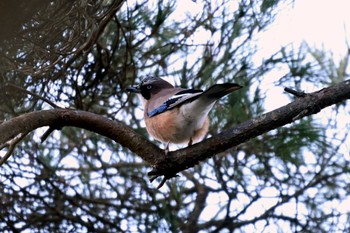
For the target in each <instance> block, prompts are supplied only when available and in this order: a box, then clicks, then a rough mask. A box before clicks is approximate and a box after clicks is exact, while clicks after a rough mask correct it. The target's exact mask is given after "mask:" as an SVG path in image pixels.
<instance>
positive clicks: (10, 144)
mask: <svg viewBox="0 0 350 233" xmlns="http://www.w3.org/2000/svg"><path fill="white" fill-rule="evenodd" d="M27 134H28V132H27V133H20V134H19V135H17V136H16V137H15V138H13V139H11V140H10V141H8V142H6V143H4V144H2V145H1V146H0V150H2V149H4V148H5V147H8V150H7V152H6V154H5V155H4V156H3V157H2V158H1V159H0V167H1V166H2V165H3V164H4V163H5V162H6V161H7V160H8V158H10V156H11V155H12V153H13V151H14V149H15V147H16V145H17V144H18V143H19V142H20V141H21V140H22V139H23V138H24V137H25V136H27Z"/></svg>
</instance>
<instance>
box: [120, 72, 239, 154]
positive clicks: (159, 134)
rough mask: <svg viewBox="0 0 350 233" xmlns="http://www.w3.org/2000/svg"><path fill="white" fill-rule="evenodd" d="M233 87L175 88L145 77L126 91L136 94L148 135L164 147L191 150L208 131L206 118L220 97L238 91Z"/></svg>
mask: <svg viewBox="0 0 350 233" xmlns="http://www.w3.org/2000/svg"><path fill="white" fill-rule="evenodd" d="M241 88H242V86H241V85H239V84H236V83H223V84H214V85H213V86H211V87H209V88H208V89H207V90H205V91H203V90H196V89H185V88H181V87H174V86H173V85H172V84H170V83H169V82H167V81H165V80H164V79H161V78H159V77H154V76H147V77H146V78H144V79H143V80H142V81H141V83H140V84H139V85H137V86H132V87H128V88H127V91H128V92H132V93H136V94H137V95H138V97H139V99H140V100H141V102H142V104H143V108H144V119H145V123H146V130H147V132H148V133H149V134H150V135H151V136H152V137H153V138H155V139H156V140H158V141H160V142H162V143H164V144H165V152H166V153H167V152H168V151H169V144H170V143H172V144H185V143H188V146H191V145H192V144H193V143H195V142H199V141H201V140H203V138H204V137H205V136H206V135H207V133H208V129H209V117H208V114H209V112H210V110H211V109H212V108H213V106H214V104H215V103H216V101H217V100H219V99H220V98H221V97H223V96H225V95H227V94H229V93H231V92H233V91H236V90H238V89H241Z"/></svg>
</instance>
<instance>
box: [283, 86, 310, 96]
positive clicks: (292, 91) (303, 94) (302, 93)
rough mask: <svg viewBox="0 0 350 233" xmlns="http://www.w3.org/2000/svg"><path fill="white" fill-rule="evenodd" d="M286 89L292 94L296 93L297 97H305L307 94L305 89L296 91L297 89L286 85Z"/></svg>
mask: <svg viewBox="0 0 350 233" xmlns="http://www.w3.org/2000/svg"><path fill="white" fill-rule="evenodd" d="M284 91H285V92H288V93H290V94H292V95H295V96H296V97H305V96H306V93H305V92H304V91H296V90H293V89H291V88H289V87H285V88H284Z"/></svg>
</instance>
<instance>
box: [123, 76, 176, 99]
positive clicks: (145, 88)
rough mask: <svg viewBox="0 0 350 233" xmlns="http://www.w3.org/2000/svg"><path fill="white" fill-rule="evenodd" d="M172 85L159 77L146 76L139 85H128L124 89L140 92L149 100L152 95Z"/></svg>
mask: <svg viewBox="0 0 350 233" xmlns="http://www.w3.org/2000/svg"><path fill="white" fill-rule="evenodd" d="M173 87H174V86H173V85H171V84H170V83H168V82H167V81H165V80H163V79H161V78H157V77H152V76H148V77H146V78H145V79H143V80H142V81H141V83H140V84H139V85H137V86H133V87H128V88H127V89H126V90H127V91H129V92H134V93H137V94H140V95H141V96H142V97H143V98H144V99H146V100H149V99H150V98H151V97H152V96H153V95H155V94H157V93H158V92H159V91H161V90H163V89H165V88H173Z"/></svg>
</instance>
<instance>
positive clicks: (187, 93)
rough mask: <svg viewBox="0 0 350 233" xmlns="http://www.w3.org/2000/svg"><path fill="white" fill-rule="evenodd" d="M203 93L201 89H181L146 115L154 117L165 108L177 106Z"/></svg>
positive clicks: (165, 109)
mask: <svg viewBox="0 0 350 233" xmlns="http://www.w3.org/2000/svg"><path fill="white" fill-rule="evenodd" d="M202 93H203V91H202V90H192V89H188V90H183V91H180V92H178V93H176V94H175V95H174V96H173V97H171V98H170V99H168V100H167V101H165V102H164V103H162V104H161V105H160V106H159V107H157V108H155V109H153V110H152V111H150V112H149V113H148V117H154V116H156V115H158V114H161V113H163V112H165V111H167V110H170V109H172V108H174V107H179V106H181V105H182V104H184V103H187V102H188V101H192V100H194V99H197V98H198V97H199V96H200V95H201V94H202Z"/></svg>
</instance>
